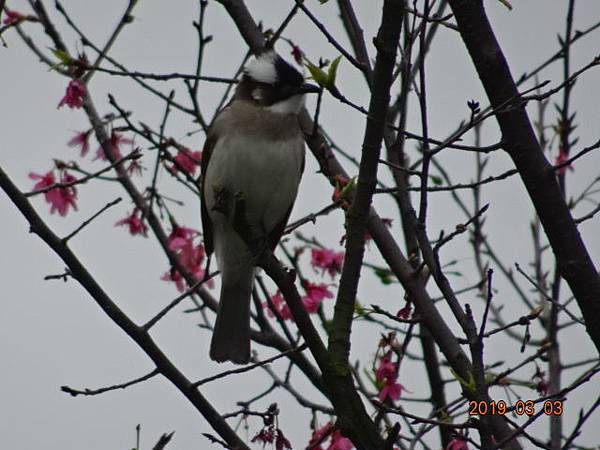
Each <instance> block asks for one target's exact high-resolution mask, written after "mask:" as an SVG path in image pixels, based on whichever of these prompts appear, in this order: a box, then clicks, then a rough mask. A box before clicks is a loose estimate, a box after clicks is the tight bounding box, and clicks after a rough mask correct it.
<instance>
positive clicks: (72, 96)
mask: <svg viewBox="0 0 600 450" xmlns="http://www.w3.org/2000/svg"><path fill="white" fill-rule="evenodd" d="M85 93H86V89H85V85H84V84H83V82H81V80H71V81H70V82H69V84H68V85H67V90H66V92H65V95H64V97H63V98H62V99H61V100H60V102H59V103H58V108H62V107H63V106H64V105H67V106H68V107H69V108H71V109H73V108H81V107H82V106H83V97H84V95H85Z"/></svg>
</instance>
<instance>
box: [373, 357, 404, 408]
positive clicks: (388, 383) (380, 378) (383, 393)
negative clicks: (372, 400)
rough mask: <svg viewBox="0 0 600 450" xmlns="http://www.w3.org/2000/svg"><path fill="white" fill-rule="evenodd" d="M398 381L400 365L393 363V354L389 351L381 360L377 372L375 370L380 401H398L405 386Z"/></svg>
mask: <svg viewBox="0 0 600 450" xmlns="http://www.w3.org/2000/svg"><path fill="white" fill-rule="evenodd" d="M397 380H398V363H395V362H392V352H391V350H390V351H388V352H387V353H386V354H385V355H384V356H383V357H382V358H381V359H380V360H379V366H378V367H377V370H375V381H376V384H377V386H378V388H379V395H378V397H379V400H380V401H382V402H383V401H384V400H385V399H386V398H389V399H390V400H398V398H400V395H401V394H402V391H403V390H404V386H402V385H401V384H400V383H398V382H397Z"/></svg>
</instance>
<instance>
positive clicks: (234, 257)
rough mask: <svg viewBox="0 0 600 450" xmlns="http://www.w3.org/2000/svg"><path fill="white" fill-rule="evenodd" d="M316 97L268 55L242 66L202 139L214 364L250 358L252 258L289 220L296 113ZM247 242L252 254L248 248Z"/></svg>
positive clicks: (298, 163)
mask: <svg viewBox="0 0 600 450" xmlns="http://www.w3.org/2000/svg"><path fill="white" fill-rule="evenodd" d="M318 91H319V88H318V87H317V86H314V85H311V84H308V83H305V82H304V78H303V76H302V74H301V73H300V72H298V71H297V70H296V69H295V68H293V67H292V66H291V65H290V64H288V63H287V62H286V61H284V60H283V59H282V58H281V57H280V56H279V55H278V54H277V53H275V51H273V50H268V51H266V52H264V53H262V54H260V55H257V56H256V57H254V58H253V59H252V60H251V61H250V62H249V63H248V64H247V65H246V67H245V69H244V74H243V76H242V78H241V80H240V82H239V83H238V85H237V87H236V90H235V94H234V96H233V98H232V100H231V101H230V102H229V104H228V105H227V106H226V107H225V108H224V109H223V110H222V111H221V112H219V114H218V115H217V117H216V119H215V121H214V122H213V124H212V126H211V128H210V130H209V132H208V135H207V140H206V144H205V147H204V152H203V157H202V164H201V169H202V178H201V180H202V185H201V196H202V226H203V231H204V245H205V247H206V251H207V254H209V255H210V254H211V253H212V252H213V251H214V253H215V254H216V257H217V264H218V266H219V270H220V271H221V297H220V300H219V310H218V313H217V319H216V322H215V327H214V331H213V336H212V341H211V345H210V357H211V359H213V360H215V361H219V362H223V361H232V362H234V363H236V364H246V363H248V361H249V359H250V297H251V294H252V287H253V283H254V273H255V262H256V257H257V256H258V254H257V253H259V250H260V248H262V249H263V250H264V249H265V248H267V247H269V248H271V250H273V249H274V248H275V246H276V245H277V243H278V241H279V239H280V238H281V235H282V234H283V230H284V228H285V226H286V223H287V220H288V218H289V216H290V212H291V210H292V206H293V204H294V201H295V199H296V194H297V192H298V184H299V183H300V178H301V176H302V171H303V169H304V137H303V134H302V132H301V130H300V125H299V123H298V114H299V113H300V111H301V110H302V107H303V106H304V94H306V93H309V92H318ZM240 226H243V231H244V232H243V233H240V230H241V229H240ZM241 234H242V235H244V237H242V236H241ZM249 239H251V240H252V242H255V243H257V246H256V248H253V249H251V248H249V246H248V245H247V244H246V242H250V241H249ZM250 247H255V246H254V245H250ZM257 249H258V250H257Z"/></svg>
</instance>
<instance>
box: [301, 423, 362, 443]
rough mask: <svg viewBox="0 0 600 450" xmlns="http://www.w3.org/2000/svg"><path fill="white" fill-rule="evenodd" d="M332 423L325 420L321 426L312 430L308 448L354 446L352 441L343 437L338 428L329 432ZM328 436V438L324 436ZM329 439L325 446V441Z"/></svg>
mask: <svg viewBox="0 0 600 450" xmlns="http://www.w3.org/2000/svg"><path fill="white" fill-rule="evenodd" d="M332 428H333V424H332V423H331V422H327V423H326V424H325V425H323V426H322V427H321V428H318V429H316V430H314V431H313V434H312V437H311V439H310V442H309V443H308V448H309V449H310V450H351V449H353V448H354V444H352V441H351V440H350V439H348V438H347V437H345V436H344V435H343V434H342V432H341V431H340V430H335V431H333V433H332V432H331V430H332ZM324 436H328V438H324ZM327 440H329V445H328V446H327V447H325V445H326V444H325V443H324V442H325V441H327Z"/></svg>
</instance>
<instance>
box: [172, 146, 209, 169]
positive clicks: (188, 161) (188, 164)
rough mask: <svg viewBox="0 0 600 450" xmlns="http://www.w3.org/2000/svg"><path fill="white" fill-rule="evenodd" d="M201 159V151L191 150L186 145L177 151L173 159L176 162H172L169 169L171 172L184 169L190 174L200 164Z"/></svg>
mask: <svg viewBox="0 0 600 450" xmlns="http://www.w3.org/2000/svg"><path fill="white" fill-rule="evenodd" d="M201 159H202V152H201V151H195V152H193V151H191V150H190V149H189V148H187V147H182V148H180V149H179V151H178V152H177V156H175V158H174V160H175V162H176V163H177V164H173V166H171V168H170V169H169V170H170V171H171V172H172V173H177V171H178V170H179V169H183V170H185V171H186V172H187V173H189V174H190V175H194V174H195V173H196V170H197V169H198V167H199V165H200V160H201Z"/></svg>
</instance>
